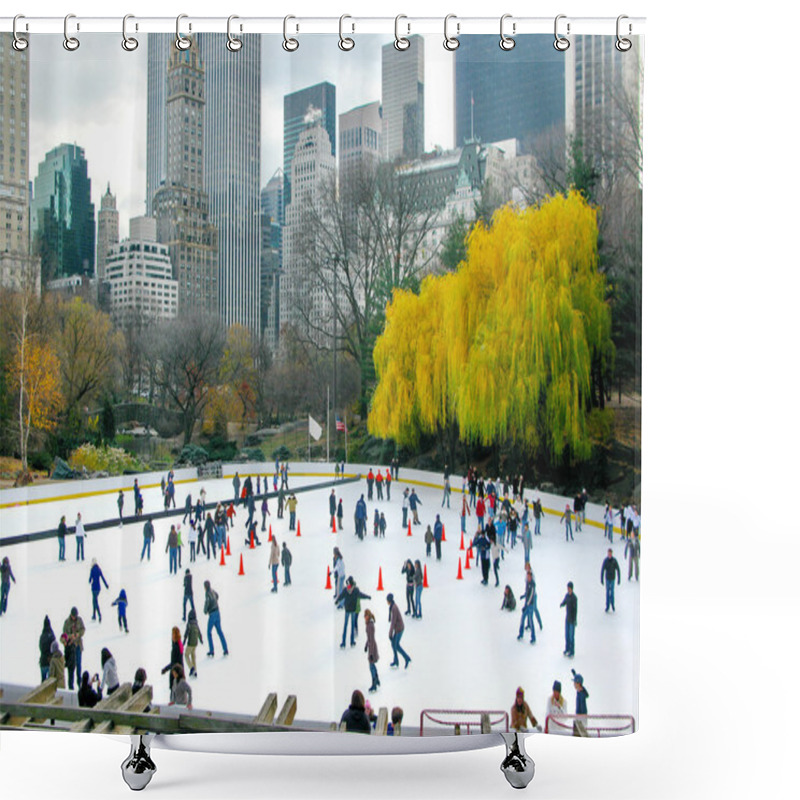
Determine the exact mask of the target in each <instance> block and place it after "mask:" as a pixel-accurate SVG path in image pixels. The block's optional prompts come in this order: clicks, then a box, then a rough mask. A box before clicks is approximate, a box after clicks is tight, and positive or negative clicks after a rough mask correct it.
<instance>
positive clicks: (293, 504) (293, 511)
mask: <svg viewBox="0 0 800 800" xmlns="http://www.w3.org/2000/svg"><path fill="white" fill-rule="evenodd" d="M286 508H288V509H289V530H290V531H293V530H294V527H295V524H296V523H297V498H296V497H295V496H294V494H290V495H289V499H288V500H287V501H286Z"/></svg>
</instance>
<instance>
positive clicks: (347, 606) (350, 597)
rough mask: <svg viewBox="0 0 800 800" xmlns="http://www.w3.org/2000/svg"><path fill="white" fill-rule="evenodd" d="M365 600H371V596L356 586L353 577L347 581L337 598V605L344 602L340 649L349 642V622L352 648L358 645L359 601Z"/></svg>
mask: <svg viewBox="0 0 800 800" xmlns="http://www.w3.org/2000/svg"><path fill="white" fill-rule="evenodd" d="M361 598H363V599H364V600H370V599H371V595H368V594H364V593H363V592H362V591H361V589H359V588H358V586H356V582H355V581H354V580H353V577H352V576H350V577H349V578H348V579H347V583H346V584H345V587H344V589H343V590H342V593H341V594H340V595H339V596H338V597H337V598H336V601H335V602H336V603H337V604H338V603H339V602H341V601H344V629H343V630H342V643H341V644H340V645H339V646H340V647H344V646H345V643H346V641H347V622H348V620H349V621H350V646H351V647H355V645H356V624H357V623H356V618H357V617H358V601H359V599H361Z"/></svg>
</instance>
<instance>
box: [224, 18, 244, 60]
mask: <svg viewBox="0 0 800 800" xmlns="http://www.w3.org/2000/svg"><path fill="white" fill-rule="evenodd" d="M235 19H239V17H237V16H236V14H231V15H230V16H229V17H228V41H227V42H226V43H225V47H227V48H228V50H230V51H231V53H238V52H239V51H240V50H241V49H242V47H243V46H244V42H243V41H242V40H241V39H238V38H237V37H236V36H234V35H233V34H232V33H231V22H233V20H235ZM241 29H242V28H241V26H239V30H240V31H241Z"/></svg>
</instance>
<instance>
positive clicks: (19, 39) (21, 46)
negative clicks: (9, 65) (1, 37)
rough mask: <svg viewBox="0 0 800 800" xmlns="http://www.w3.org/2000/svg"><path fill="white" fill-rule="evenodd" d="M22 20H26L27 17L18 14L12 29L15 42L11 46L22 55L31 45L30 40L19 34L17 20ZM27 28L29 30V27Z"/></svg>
mask: <svg viewBox="0 0 800 800" xmlns="http://www.w3.org/2000/svg"><path fill="white" fill-rule="evenodd" d="M20 19H25V16H24V15H23V14H17V16H16V17H14V24H13V27H12V32H13V34H14V41H13V42H12V43H11V46H12V47H13V48H14V49H15V50H16V51H17V52H18V53H21V52H22V51H23V50H27V49H28V44H29V42H28V40H27V39H26V38H25V37H24V36H20V35H19V33H17V20H20ZM25 27H26V29H27V25H26V26H25Z"/></svg>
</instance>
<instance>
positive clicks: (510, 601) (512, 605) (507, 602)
mask: <svg viewBox="0 0 800 800" xmlns="http://www.w3.org/2000/svg"><path fill="white" fill-rule="evenodd" d="M500 610H501V611H516V610H517V598H516V597H514V591H513V589H512V588H511V587H510V586H508V585H507V586H506V588H505V589H503V604H502V605H501V606H500ZM518 638H522V637H518Z"/></svg>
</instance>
